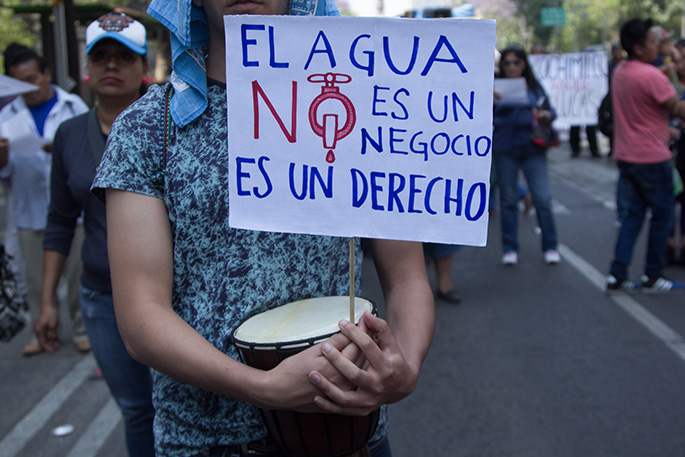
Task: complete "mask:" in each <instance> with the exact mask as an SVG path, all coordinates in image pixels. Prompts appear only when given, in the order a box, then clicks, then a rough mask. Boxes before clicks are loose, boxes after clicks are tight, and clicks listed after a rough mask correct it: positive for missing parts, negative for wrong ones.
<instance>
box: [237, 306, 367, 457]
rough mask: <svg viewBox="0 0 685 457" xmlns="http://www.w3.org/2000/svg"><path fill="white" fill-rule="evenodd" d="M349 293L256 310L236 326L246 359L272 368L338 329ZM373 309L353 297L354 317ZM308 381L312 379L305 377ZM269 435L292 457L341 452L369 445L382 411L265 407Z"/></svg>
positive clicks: (320, 456) (321, 456) (345, 313)
mask: <svg viewBox="0 0 685 457" xmlns="http://www.w3.org/2000/svg"><path fill="white" fill-rule="evenodd" d="M349 300H350V299H349V297H344V296H341V297H320V298H312V299H307V300H301V301H297V302H293V303H288V304H286V305H283V306H281V307H279V308H275V309H272V310H269V311H266V312H264V313H261V314H258V315H256V316H254V317H252V318H250V319H248V320H247V321H245V323H243V324H242V325H241V326H240V327H238V328H237V329H236V330H235V332H233V342H234V344H235V345H236V347H237V348H238V350H239V351H240V355H241V357H242V358H243V362H244V363H246V364H247V365H249V366H251V367H254V368H259V369H261V370H270V369H272V368H274V367H275V366H276V365H278V364H279V363H280V362H281V361H282V360H283V359H285V358H286V357H289V356H291V355H294V354H297V353H298V352H301V351H303V350H305V349H307V348H309V347H311V346H313V345H315V344H318V343H320V342H322V341H324V340H326V339H327V338H329V337H330V336H332V335H333V334H335V333H338V331H339V329H338V322H339V321H340V320H341V319H348V320H349V318H350V316H349ZM364 311H369V312H371V311H373V305H372V304H371V302H369V301H368V300H365V299H362V298H358V297H355V321H358V320H359V318H360V317H361V315H362V314H363V313H364ZM307 382H308V381H307ZM262 415H263V417H264V422H265V424H266V428H267V430H268V431H269V435H270V436H271V439H272V440H274V442H275V443H276V444H277V445H278V447H279V448H280V449H281V450H282V451H283V452H284V453H286V454H288V455H290V456H292V457H341V456H346V455H350V454H352V453H354V452H355V451H357V450H359V449H362V448H363V447H364V446H366V443H367V442H368V441H369V439H371V437H372V436H373V433H374V432H375V430H376V425H377V424H378V416H379V411H378V410H376V411H374V412H373V413H371V414H369V415H368V416H365V417H359V416H343V415H339V414H324V413H299V412H295V411H281V410H262Z"/></svg>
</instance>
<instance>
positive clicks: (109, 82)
mask: <svg viewBox="0 0 685 457" xmlns="http://www.w3.org/2000/svg"><path fill="white" fill-rule="evenodd" d="M146 53H147V39H146V31H145V27H143V25H142V24H141V23H139V22H137V21H135V20H133V19H132V18H130V17H129V16H126V15H122V14H118V13H109V14H106V15H104V16H102V17H100V18H99V19H98V20H96V21H94V22H93V23H91V24H90V25H89V26H88V28H87V29H86V54H87V56H88V77H87V79H88V84H89V85H90V87H91V89H92V91H93V92H94V93H95V94H97V97H98V104H97V107H96V108H93V109H91V110H90V111H89V112H88V113H85V114H82V115H80V116H77V117H75V118H73V119H70V120H68V121H66V122H64V123H63V124H62V126H61V127H60V128H59V130H58V131H57V134H56V135H55V142H54V147H53V163H52V176H51V180H50V189H51V198H50V209H49V211H48V218H47V226H46V229H45V240H44V242H43V247H44V255H43V258H44V268H43V293H42V297H41V308H40V315H39V316H38V320H37V322H36V325H35V332H36V334H37V335H38V339H39V341H40V344H41V346H42V347H43V349H45V350H46V351H48V352H51V353H52V352H55V351H56V350H57V349H59V333H58V332H59V320H58V314H57V310H56V308H55V305H54V300H53V297H54V295H55V290H56V288H57V283H58V279H59V277H60V275H61V273H62V271H63V269H64V265H65V264H66V262H67V261H68V258H69V256H70V251H71V249H70V244H71V243H72V240H73V238H74V227H75V226H76V223H77V220H78V219H79V217H80V215H81V214H82V213H83V218H84V224H83V225H84V227H85V233H86V236H85V240H84V243H83V250H82V252H81V253H80V255H81V256H82V258H83V276H82V279H81V297H80V299H81V300H80V303H81V311H82V314H83V317H84V320H85V323H86V330H87V331H88V336H89V337H90V341H91V342H92V345H93V353H94V354H95V358H96V359H97V361H98V365H99V366H100V368H101V370H102V375H103V377H104V379H105V381H106V382H107V385H108V386H109V389H110V391H111V392H112V395H113V396H114V398H115V400H116V401H117V404H118V405H119V407H120V408H121V411H122V413H123V416H124V431H125V435H126V445H127V448H128V454H129V456H130V457H152V456H154V455H155V454H154V438H153V433H152V421H153V418H154V408H153V406H152V375H151V373H150V369H149V368H148V367H146V366H145V365H143V364H141V363H138V362H136V361H135V360H133V359H132V358H131V356H129V355H128V352H127V351H126V347H125V346H124V342H123V341H122V339H121V335H120V334H119V330H118V329H117V324H116V319H115V316H114V306H113V304H112V282H111V277H110V269H109V258H108V255H107V228H106V219H105V207H104V206H103V205H102V203H101V202H100V201H98V199H97V197H95V196H94V195H93V194H92V193H91V192H90V186H91V184H92V182H93V178H94V177H95V171H96V170H97V168H98V166H99V164H100V159H101V157H102V154H103V152H104V150H105V140H106V139H107V136H108V135H109V133H110V130H111V128H112V123H113V122H114V119H116V117H117V116H118V115H119V114H121V113H122V112H123V111H124V110H125V109H126V108H127V107H128V106H130V105H131V104H132V103H133V102H135V101H136V100H138V98H140V96H141V95H142V93H143V92H144V88H145V82H146V81H145V80H146V78H145V74H146V72H147V70H148V63H147V59H146ZM73 255H79V254H73Z"/></svg>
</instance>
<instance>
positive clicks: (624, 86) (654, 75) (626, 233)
mask: <svg viewBox="0 0 685 457" xmlns="http://www.w3.org/2000/svg"><path fill="white" fill-rule="evenodd" d="M621 45H622V46H623V48H624V49H625V51H626V52H627V53H628V60H627V61H626V62H624V63H622V64H621V65H619V66H618V67H617V68H616V70H615V71H614V77H613V80H612V84H611V94H612V101H613V106H614V132H615V150H614V156H615V158H616V161H617V164H618V168H619V170H620V173H621V181H622V183H623V194H624V197H625V198H626V201H627V202H628V213H627V215H626V217H625V219H624V221H623V224H621V228H620V230H619V234H618V237H617V240H616V245H615V250H614V259H613V261H612V262H611V266H610V270H609V276H608V278H607V285H606V291H607V293H617V292H627V293H633V292H637V291H640V290H642V291H643V292H646V293H654V294H663V293H674V292H683V291H685V286H684V285H683V284H682V283H680V282H674V281H671V280H669V279H667V278H665V277H664V276H663V271H664V267H665V264H666V259H665V257H666V240H667V239H668V235H669V232H670V230H671V224H672V223H673V203H674V201H673V164H672V162H673V154H672V153H671V150H670V149H669V138H670V131H669V116H674V117H678V118H680V119H685V102H683V101H679V100H678V96H677V95H676V92H675V89H674V88H673V86H672V85H671V83H670V81H669V79H668V77H667V76H666V75H665V74H664V73H663V72H662V71H661V70H659V69H658V68H657V67H656V66H654V65H653V64H652V62H654V61H655V60H656V58H657V56H658V54H659V45H660V40H659V38H658V37H657V35H656V34H655V32H654V30H653V29H652V21H651V19H647V20H642V19H638V18H635V19H631V20H629V21H627V22H626V23H625V24H624V25H623V26H622V27H621ZM647 208H649V209H650V212H651V218H650V220H649V236H648V241H647V255H646V260H645V265H644V274H643V275H642V277H641V280H640V283H637V282H635V281H632V280H630V279H629V278H628V267H629V266H630V263H631V260H632V257H633V250H634V248H635V243H636V241H637V238H638V235H639V234H640V231H641V229H642V224H643V223H644V221H645V215H646V212H647Z"/></svg>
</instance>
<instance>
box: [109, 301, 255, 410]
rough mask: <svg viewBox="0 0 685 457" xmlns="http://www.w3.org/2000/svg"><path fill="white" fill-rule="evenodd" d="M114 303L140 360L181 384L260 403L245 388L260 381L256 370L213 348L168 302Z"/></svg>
mask: <svg viewBox="0 0 685 457" xmlns="http://www.w3.org/2000/svg"><path fill="white" fill-rule="evenodd" d="M115 291H116V289H115ZM115 293H116V292H115ZM118 301H119V300H118V299H117V297H116V295H115V303H117V302H118ZM115 309H117V323H118V325H119V328H120V330H121V334H122V338H123V339H124V341H125V344H126V347H127V349H128V351H129V353H130V354H131V356H132V357H133V358H135V359H136V360H138V361H139V362H141V363H143V364H145V365H148V366H150V367H152V368H154V369H155V370H158V371H160V372H162V373H165V374H167V375H169V376H171V377H172V378H174V379H176V380H178V381H180V382H182V383H184V384H189V385H193V386H195V387H198V388H200V389H203V390H207V391H212V392H216V393H218V394H221V395H225V396H229V397H233V398H237V399H240V400H243V401H248V402H250V403H258V400H257V399H256V398H255V395H254V394H253V393H251V392H250V390H249V388H254V387H256V386H257V385H259V382H260V380H259V376H258V374H259V372H257V370H254V369H251V368H249V367H247V366H245V365H243V364H242V363H240V362H237V361H236V360H234V359H232V358H230V357H229V356H227V355H226V354H223V353H222V352H221V351H219V350H218V349H216V348H215V347H214V346H212V345H211V344H210V343H209V342H208V341H207V340H206V339H205V338H203V337H202V336H201V335H200V334H199V333H198V332H196V331H195V330H194V329H193V328H192V327H190V326H189V325H188V324H187V323H186V322H185V321H183V320H182V319H181V318H180V317H179V316H178V315H177V314H176V313H175V312H174V311H173V310H172V309H171V308H170V307H168V306H159V305H157V304H153V303H147V304H146V303H138V304H137V305H136V311H135V312H133V311H132V310H131V309H127V310H126V311H125V312H124V311H121V307H120V306H117V305H115Z"/></svg>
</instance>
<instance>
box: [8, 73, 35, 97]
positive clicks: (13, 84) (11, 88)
mask: <svg viewBox="0 0 685 457" xmlns="http://www.w3.org/2000/svg"><path fill="white" fill-rule="evenodd" d="M38 89H39V87H38V86H36V85H34V84H29V83H25V82H24V81H19V80H18V79H15V78H12V77H10V76H7V75H0V97H10V96H12V95H19V94H25V93H27V92H34V91H37V90H38Z"/></svg>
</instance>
